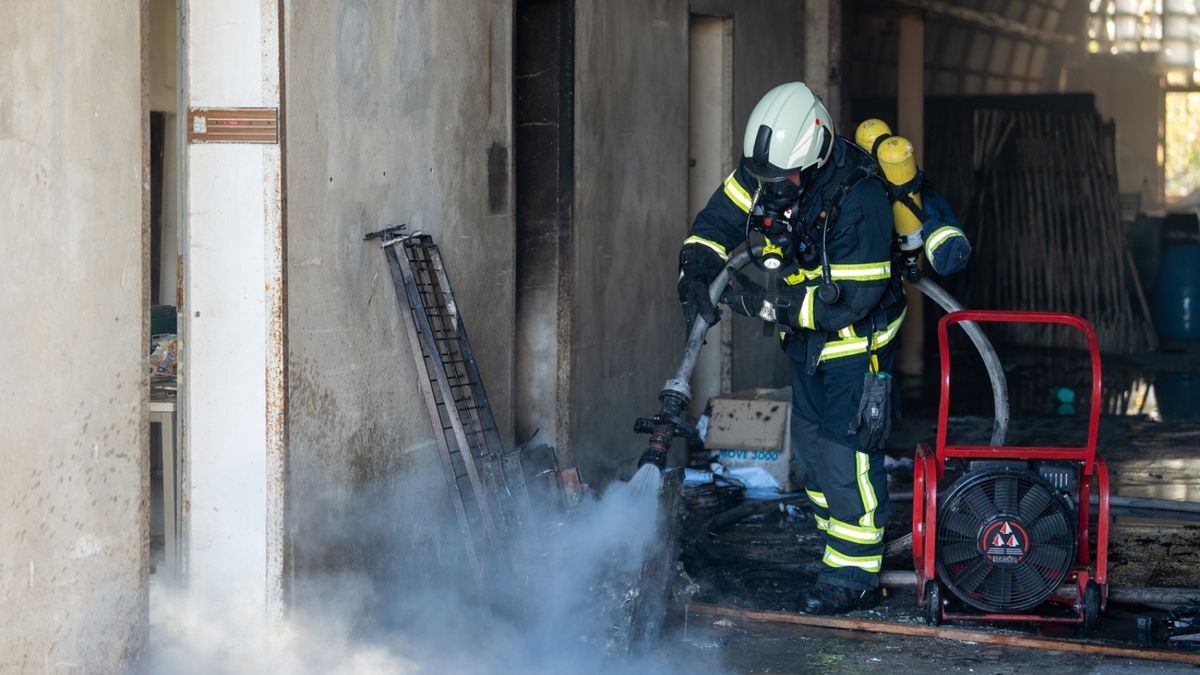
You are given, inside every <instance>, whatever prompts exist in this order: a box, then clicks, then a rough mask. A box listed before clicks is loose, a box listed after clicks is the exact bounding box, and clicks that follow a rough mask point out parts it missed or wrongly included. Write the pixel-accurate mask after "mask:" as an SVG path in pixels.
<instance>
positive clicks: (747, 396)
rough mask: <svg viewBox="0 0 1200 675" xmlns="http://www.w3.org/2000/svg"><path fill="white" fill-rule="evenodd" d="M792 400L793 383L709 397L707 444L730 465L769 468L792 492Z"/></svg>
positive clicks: (728, 466) (706, 445)
mask: <svg viewBox="0 0 1200 675" xmlns="http://www.w3.org/2000/svg"><path fill="white" fill-rule="evenodd" d="M791 400H792V390H791V388H790V387H784V388H782V389H748V390H746V391H739V392H734V393H732V394H726V395H724V396H718V397H714V398H712V399H710V400H709V405H710V406H711V409H712V413H711V415H710V416H709V420H708V435H707V436H706V437H705V439H704V447H705V448H706V449H709V450H716V451H718V459H717V461H719V462H720V463H721V464H722V465H724V466H725V467H727V468H737V467H743V466H759V467H762V468H764V469H766V470H767V472H768V473H770V474H771V476H773V477H774V478H775V480H776V481H778V482H779V485H780V487H781V488H782V489H783V490H784V491H785V492H790V491H791V490H792V488H793V486H792V482H793V481H792V480H791V478H790V477H789V471H790V467H791V455H792V439H791V434H790V433H789V432H788V427H789V424H788V421H789V420H790V419H791Z"/></svg>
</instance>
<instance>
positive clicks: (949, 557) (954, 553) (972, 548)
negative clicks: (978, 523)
mask: <svg viewBox="0 0 1200 675" xmlns="http://www.w3.org/2000/svg"><path fill="white" fill-rule="evenodd" d="M941 553H942V562H943V563H945V564H947V565H953V564H955V563H960V562H962V561H964V560H968V559H970V558H973V557H975V556H977V555H979V544H977V543H975V542H974V541H959V542H955V543H953V544H949V545H947V546H945V547H944V548H942V551H941Z"/></svg>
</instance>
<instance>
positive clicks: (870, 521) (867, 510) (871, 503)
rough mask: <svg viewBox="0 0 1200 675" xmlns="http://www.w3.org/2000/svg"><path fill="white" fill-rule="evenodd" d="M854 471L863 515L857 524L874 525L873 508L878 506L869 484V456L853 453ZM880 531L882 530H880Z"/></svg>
mask: <svg viewBox="0 0 1200 675" xmlns="http://www.w3.org/2000/svg"><path fill="white" fill-rule="evenodd" d="M854 469H855V471H854V473H855V477H856V479H857V482H858V496H859V498H861V499H862V505H863V515H862V518H860V519H859V521H858V524H859V525H861V526H863V527H871V528H873V527H874V526H875V509H876V508H877V507H878V506H879V498H878V496H877V495H876V494H875V488H874V486H872V485H871V476H870V475H869V473H870V471H871V457H870V456H869V455H868V454H867V453H865V452H855V453H854ZM881 532H882V530H881ZM880 536H882V535H880Z"/></svg>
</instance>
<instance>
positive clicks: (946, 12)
mask: <svg viewBox="0 0 1200 675" xmlns="http://www.w3.org/2000/svg"><path fill="white" fill-rule="evenodd" d="M872 4H874V5H875V6H877V7H909V8H913V9H920V10H923V11H925V12H928V13H930V14H937V15H939V16H944V17H946V18H949V19H954V20H955V21H959V22H962V23H966V24H970V25H972V26H977V27H980V28H990V29H992V30H994V31H996V32H998V33H1006V34H1008V35H1015V36H1018V37H1023V38H1026V39H1028V40H1036V41H1038V42H1042V43H1058V44H1068V45H1070V44H1075V43H1076V42H1077V41H1078V38H1077V37H1076V36H1074V35H1069V34H1067V33H1059V32H1056V31H1052V30H1046V29H1044V28H1039V27H1035V26H1030V25H1027V24H1025V23H1022V22H1021V21H1017V20H1015V19H1010V18H1008V17H1006V16H1002V15H1000V14H996V13H994V12H981V11H979V10H977V9H969V8H966V7H959V6H958V5H955V4H953V3H950V2H943V1H942V0H887V1H886V2H878V3H872Z"/></svg>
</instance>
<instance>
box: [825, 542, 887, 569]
mask: <svg viewBox="0 0 1200 675" xmlns="http://www.w3.org/2000/svg"><path fill="white" fill-rule="evenodd" d="M821 562H823V563H825V564H826V565H829V566H830V567H857V568H859V569H860V570H863V571H866V572H878V571H879V570H880V569H882V568H883V556H882V555H846V554H845V553H841V552H839V551H837V550H835V549H834V548H833V547H832V546H829V545H826V546H825V555H824V556H823V557H822V558H821Z"/></svg>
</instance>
